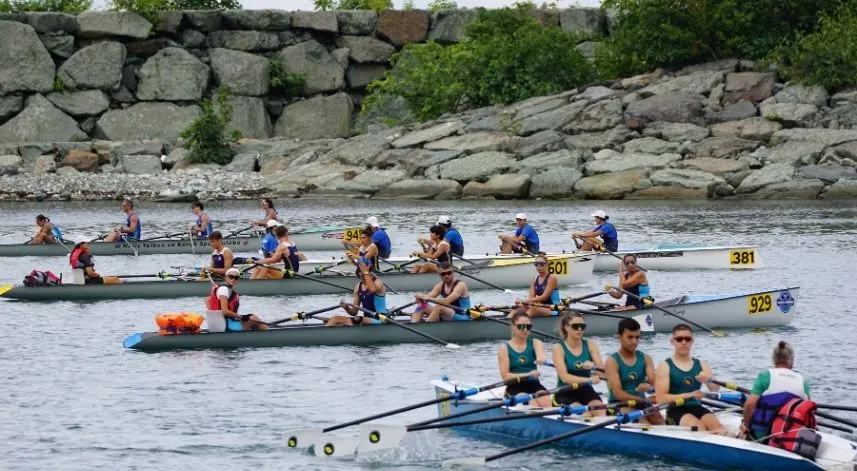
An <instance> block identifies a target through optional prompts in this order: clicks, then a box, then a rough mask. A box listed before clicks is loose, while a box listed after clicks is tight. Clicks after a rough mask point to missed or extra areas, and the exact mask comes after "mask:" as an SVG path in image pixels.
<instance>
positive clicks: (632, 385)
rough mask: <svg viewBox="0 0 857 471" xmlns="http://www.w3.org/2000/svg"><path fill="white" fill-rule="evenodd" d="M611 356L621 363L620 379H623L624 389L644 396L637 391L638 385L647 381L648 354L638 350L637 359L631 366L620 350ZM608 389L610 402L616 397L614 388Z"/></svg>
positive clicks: (618, 363) (629, 392)
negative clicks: (624, 359)
mask: <svg viewBox="0 0 857 471" xmlns="http://www.w3.org/2000/svg"><path fill="white" fill-rule="evenodd" d="M610 356H612V357H613V359H614V360H616V364H617V365H619V379H620V380H621V381H622V390H623V391H625V392H626V393H628V394H632V395H634V396H642V394H643V393H641V392H639V391H637V386H639V385H640V384H642V383H643V382H645V381H646V356H645V355H644V354H643V352H641V351H639V350H637V359H636V361H635V363H634V364H633V365H631V366H628V365H626V364H625V362H624V361H623V360H622V356H621V355H619V352H613V353H611V354H610ZM607 389H608V391H609V394H608V397H609V398H610V399H609V400H610V402H613V401H615V400H616V398H615V397H613V390H612V389H610V388H607Z"/></svg>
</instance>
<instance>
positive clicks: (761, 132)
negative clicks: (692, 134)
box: [711, 116, 783, 142]
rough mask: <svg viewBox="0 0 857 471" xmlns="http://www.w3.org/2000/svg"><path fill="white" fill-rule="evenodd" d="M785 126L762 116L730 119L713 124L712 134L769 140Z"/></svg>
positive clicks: (715, 135)
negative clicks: (738, 119)
mask: <svg viewBox="0 0 857 471" xmlns="http://www.w3.org/2000/svg"><path fill="white" fill-rule="evenodd" d="M782 128H783V125H782V124H780V123H778V122H776V121H771V120H769V119H767V118H763V117H761V116H756V117H754V118H747V119H742V120H740V121H729V122H727V123H719V124H715V125H713V126H711V135H712V136H714V137H740V138H741V139H750V140H755V141H763V142H766V141H768V140H769V139H770V138H771V136H773V135H774V133H775V132H777V131H779V130H780V129H782Z"/></svg>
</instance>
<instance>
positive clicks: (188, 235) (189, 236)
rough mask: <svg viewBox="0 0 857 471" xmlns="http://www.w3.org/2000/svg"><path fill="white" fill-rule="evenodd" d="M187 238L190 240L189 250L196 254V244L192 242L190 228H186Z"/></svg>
mask: <svg viewBox="0 0 857 471" xmlns="http://www.w3.org/2000/svg"><path fill="white" fill-rule="evenodd" d="M187 239H188V240H189V241H190V252H191V253H192V254H193V255H196V244H194V243H193V231H192V230H190V229H188V230H187Z"/></svg>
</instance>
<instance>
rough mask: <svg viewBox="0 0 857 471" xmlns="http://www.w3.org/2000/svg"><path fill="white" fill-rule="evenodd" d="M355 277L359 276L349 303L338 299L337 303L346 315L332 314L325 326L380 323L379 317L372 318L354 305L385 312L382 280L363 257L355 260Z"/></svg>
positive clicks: (385, 300) (384, 290)
mask: <svg viewBox="0 0 857 471" xmlns="http://www.w3.org/2000/svg"><path fill="white" fill-rule="evenodd" d="M357 277H358V278H359V281H358V282H357V285H356V286H355V287H354V298H353V299H352V300H351V304H348V303H346V302H345V301H340V303H339V305H340V306H342V309H345V312H347V313H348V315H347V316H333V317H331V318H330V319H328V320H327V322H326V323H325V326H327V327H336V326H350V325H369V324H380V323H381V321H380V320H379V319H373V318H371V317H369V316H366V315H364V313H363V311H360V310H359V309H357V308H356V307H355V306H360V307H362V308H363V309H367V310H369V311H372V312H375V313H379V314H386V313H387V297H386V296H387V290H386V288H385V287H384V282H383V281H381V279H380V278H378V275H376V274H375V273H372V270H370V267H369V261H368V260H365V259H361V260H359V261H358V262H357Z"/></svg>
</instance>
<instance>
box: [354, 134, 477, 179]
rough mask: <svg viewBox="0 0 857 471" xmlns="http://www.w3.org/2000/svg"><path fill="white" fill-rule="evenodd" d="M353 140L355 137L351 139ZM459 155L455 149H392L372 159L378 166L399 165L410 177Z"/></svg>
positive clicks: (422, 173) (423, 172) (373, 163)
mask: <svg viewBox="0 0 857 471" xmlns="http://www.w3.org/2000/svg"><path fill="white" fill-rule="evenodd" d="M354 139H357V138H354ZM351 140H353V139H349V141H351ZM459 156H461V152H460V151H455V150H436V151H433V150H425V149H391V150H386V151H383V152H381V153H380V154H378V155H377V156H376V157H375V158H374V160H372V165H373V166H375V167H378V168H389V167H392V166H395V165H399V166H401V167H403V168H404V169H405V173H406V174H407V175H408V176H409V177H413V176H415V175H424V174H425V171H426V169H427V168H429V167H432V166H436V165H440V164H442V163H444V162H449V161H450V160H453V159H457V158H458V157H459Z"/></svg>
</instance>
